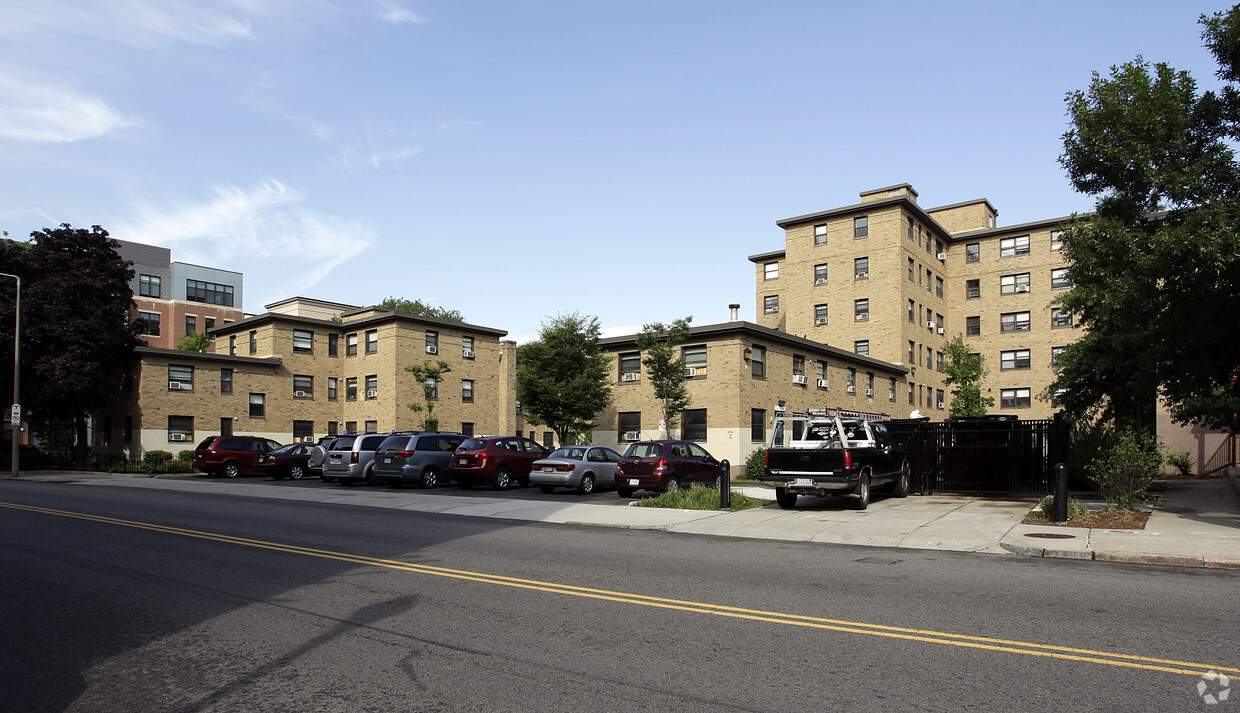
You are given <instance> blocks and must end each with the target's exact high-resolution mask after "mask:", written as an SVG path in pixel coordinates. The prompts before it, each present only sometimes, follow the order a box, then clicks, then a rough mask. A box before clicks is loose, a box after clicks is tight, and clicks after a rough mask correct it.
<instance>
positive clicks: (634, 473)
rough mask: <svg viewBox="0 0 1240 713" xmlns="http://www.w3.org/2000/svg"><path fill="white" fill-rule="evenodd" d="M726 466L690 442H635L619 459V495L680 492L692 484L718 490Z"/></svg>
mask: <svg viewBox="0 0 1240 713" xmlns="http://www.w3.org/2000/svg"><path fill="white" fill-rule="evenodd" d="M723 475H724V473H723V464H722V463H720V462H719V461H717V460H715V459H714V458H713V457H712V456H711V455H710V454H709V453H707V452H706V449H705V448H702V447H701V446H699V445H698V444H696V443H693V442H691V441H643V442H641V443H634V444H633V445H631V446H629V449H628V450H627V451H625V453H624V457H623V458H621V459H620V467H619V469H617V470H616V492H617V493H619V494H620V497H622V498H628V497H632V495H633V492H634V491H637V490H659V491H666V490H679V489H680V488H681V487H687V486H688V485H690V484H692V483H705V484H707V485H713V486H715V487H719V486H720V485H721V484H722V483H723Z"/></svg>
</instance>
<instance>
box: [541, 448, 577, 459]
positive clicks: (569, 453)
mask: <svg viewBox="0 0 1240 713" xmlns="http://www.w3.org/2000/svg"><path fill="white" fill-rule="evenodd" d="M585 455H586V449H584V448H580V447H576V446H574V447H572V448H559V449H557V450H555V451H554V452H553V453H552V454H551V455H549V456H547V457H548V458H564V459H565V460H581V459H582V458H584V457H585Z"/></svg>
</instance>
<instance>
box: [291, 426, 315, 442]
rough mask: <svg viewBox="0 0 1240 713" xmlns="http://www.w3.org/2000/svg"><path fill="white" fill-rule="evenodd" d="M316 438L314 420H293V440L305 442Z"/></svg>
mask: <svg viewBox="0 0 1240 713" xmlns="http://www.w3.org/2000/svg"><path fill="white" fill-rule="evenodd" d="M313 440H314V421H293V442H294V443H304V442H308V441H313Z"/></svg>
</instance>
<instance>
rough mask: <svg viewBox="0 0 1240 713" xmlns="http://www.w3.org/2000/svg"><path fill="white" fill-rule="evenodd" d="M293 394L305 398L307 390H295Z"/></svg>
mask: <svg viewBox="0 0 1240 713" xmlns="http://www.w3.org/2000/svg"><path fill="white" fill-rule="evenodd" d="M293 396H296V397H297V398H299V399H304V398H306V392H304V391H294V392H293Z"/></svg>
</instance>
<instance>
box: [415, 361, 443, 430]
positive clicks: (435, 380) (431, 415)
mask: <svg viewBox="0 0 1240 713" xmlns="http://www.w3.org/2000/svg"><path fill="white" fill-rule="evenodd" d="M405 371H407V372H409V373H410V374H413V378H414V379H417V381H418V383H419V384H421V385H422V395H423V397H424V398H425V403H422V402H419V401H415V402H413V403H411V404H405V405H406V406H408V407H409V410H410V411H413V412H414V413H417V414H420V413H422V412H423V411H426V418H424V419H422V424H421V428H422V430H423V431H438V430H439V419H438V418H437V417H436V416H435V401H437V400H438V399H439V382H441V381H443V375H444V374H447V373H448V372H450V371H452V367H451V366H449V365H448V362H446V361H444V360H443V359H437V360H436V361H435V363H434V364H432V363H430V362H424V363H422V364H410V365H409V366H406V367H405Z"/></svg>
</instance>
